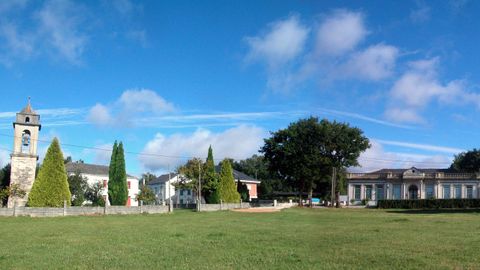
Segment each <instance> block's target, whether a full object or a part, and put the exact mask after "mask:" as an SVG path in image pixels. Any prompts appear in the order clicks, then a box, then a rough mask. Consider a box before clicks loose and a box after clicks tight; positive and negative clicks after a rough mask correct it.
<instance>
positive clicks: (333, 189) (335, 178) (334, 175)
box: [330, 167, 337, 207]
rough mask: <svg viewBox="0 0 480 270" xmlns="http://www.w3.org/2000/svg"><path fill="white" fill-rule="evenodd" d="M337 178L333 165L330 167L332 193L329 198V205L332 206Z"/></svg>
mask: <svg viewBox="0 0 480 270" xmlns="http://www.w3.org/2000/svg"><path fill="white" fill-rule="evenodd" d="M336 180H337V168H336V167H333V168H332V192H331V193H332V195H331V198H330V202H331V207H334V205H335V188H336V187H335V184H336V183H335V182H336Z"/></svg>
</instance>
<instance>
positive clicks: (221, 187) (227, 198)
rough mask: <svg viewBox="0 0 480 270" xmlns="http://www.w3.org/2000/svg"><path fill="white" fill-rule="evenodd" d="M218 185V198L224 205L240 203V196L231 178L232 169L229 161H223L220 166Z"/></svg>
mask: <svg viewBox="0 0 480 270" xmlns="http://www.w3.org/2000/svg"><path fill="white" fill-rule="evenodd" d="M221 166H222V168H221V170H220V183H219V184H218V190H217V191H218V196H219V198H220V199H221V200H222V201H223V202H226V203H236V202H239V201H240V194H239V193H238V192H237V187H236V185H235V179H234V178H233V169H232V164H230V160H228V159H225V160H223V161H222V164H221Z"/></svg>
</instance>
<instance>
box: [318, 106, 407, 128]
mask: <svg viewBox="0 0 480 270" xmlns="http://www.w3.org/2000/svg"><path fill="white" fill-rule="evenodd" d="M318 111H319V112H323V113H326V114H331V115H338V116H345V117H349V118H353V119H359V120H363V121H367V122H371V123H375V124H379V125H383V126H390V127H396V128H403V129H416V127H414V126H409V125H401V124H396V123H392V122H388V121H384V120H381V119H378V118H373V117H370V116H366V115H363V114H359V113H352V112H345V111H337V110H330V109H318Z"/></svg>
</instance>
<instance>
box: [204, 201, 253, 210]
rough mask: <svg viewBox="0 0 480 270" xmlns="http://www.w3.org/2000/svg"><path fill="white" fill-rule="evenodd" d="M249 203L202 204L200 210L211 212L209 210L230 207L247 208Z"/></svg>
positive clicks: (249, 206) (228, 208)
mask: <svg viewBox="0 0 480 270" xmlns="http://www.w3.org/2000/svg"><path fill="white" fill-rule="evenodd" d="M251 207H252V206H251V205H250V203H222V204H202V205H201V208H200V211H202V212H211V211H222V210H230V209H247V208H251Z"/></svg>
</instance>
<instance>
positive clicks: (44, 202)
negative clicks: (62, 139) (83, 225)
mask: <svg viewBox="0 0 480 270" xmlns="http://www.w3.org/2000/svg"><path fill="white" fill-rule="evenodd" d="M63 161H64V160H63V154H62V150H61V149H60V143H59V142H58V139H57V138H54V139H53V142H52V144H51V145H50V147H49V148H48V151H47V154H46V156H45V159H44V160H43V164H42V167H41V169H40V171H39V173H38V176H37V179H36V180H35V182H34V183H33V187H32V190H31V192H30V194H29V198H28V206H30V207H63V203H64V201H67V205H70V198H71V194H70V190H69V187H68V181H67V172H66V170H65V165H64V163H63Z"/></svg>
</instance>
